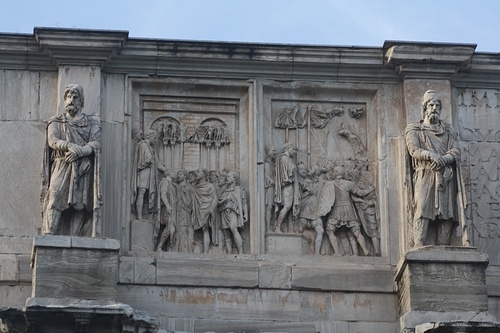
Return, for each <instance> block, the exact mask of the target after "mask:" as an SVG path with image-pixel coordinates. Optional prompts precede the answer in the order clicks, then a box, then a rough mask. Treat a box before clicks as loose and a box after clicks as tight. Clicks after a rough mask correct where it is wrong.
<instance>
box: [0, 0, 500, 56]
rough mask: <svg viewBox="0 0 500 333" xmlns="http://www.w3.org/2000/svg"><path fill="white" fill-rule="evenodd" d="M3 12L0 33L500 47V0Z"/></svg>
mask: <svg viewBox="0 0 500 333" xmlns="http://www.w3.org/2000/svg"><path fill="white" fill-rule="evenodd" d="M1 13H2V15H1V16H2V19H1V20H0V32H2V33H32V32H33V28H34V27H60V28H79V29H109V30H126V31H129V36H130V37H140V38H160V39H187V40H212V41H240V42H264V43H285V44H290V43H292V44H321V45H332V46H374V47H381V46H382V45H383V43H384V41H386V40H404V41H429V42H450V43H472V44H477V49H476V51H478V52H494V53H500V36H499V32H500V18H499V15H500V14H499V13H500V1H499V0H476V1H470V0H467V1H466V0H80V1H68V0H4V1H2V4H1Z"/></svg>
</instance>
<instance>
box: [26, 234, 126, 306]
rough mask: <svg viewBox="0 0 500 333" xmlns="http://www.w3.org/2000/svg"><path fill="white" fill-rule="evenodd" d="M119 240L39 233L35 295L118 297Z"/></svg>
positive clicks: (37, 239) (35, 243)
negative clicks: (42, 234) (40, 234)
mask: <svg viewBox="0 0 500 333" xmlns="http://www.w3.org/2000/svg"><path fill="white" fill-rule="evenodd" d="M119 250H120V242H119V241H117V240H115V239H102V238H87V237H72V236H49V235H46V236H45V235H44V236H35V239H34V241H33V254H32V260H33V261H32V265H33V290H32V295H31V296H32V297H50V298H76V299H87V300H110V301H114V300H116V283H117V276H118V275H117V274H118V251H119Z"/></svg>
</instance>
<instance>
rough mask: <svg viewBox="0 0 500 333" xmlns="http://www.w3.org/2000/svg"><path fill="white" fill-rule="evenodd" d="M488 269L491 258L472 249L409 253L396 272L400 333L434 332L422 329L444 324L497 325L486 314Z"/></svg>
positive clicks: (437, 248) (424, 249)
mask: <svg viewBox="0 0 500 333" xmlns="http://www.w3.org/2000/svg"><path fill="white" fill-rule="evenodd" d="M487 266H488V255H486V254H484V253H479V252H476V249H475V248H472V247H456V246H424V247H422V248H418V249H414V250H410V251H408V252H407V253H406V254H405V256H404V258H402V259H401V261H400V262H399V264H398V266H397V268H396V283H397V286H398V293H399V295H398V296H399V305H400V309H401V317H400V325H401V331H402V332H416V327H417V326H419V329H420V332H422V333H423V332H433V331H432V330H430V331H429V330H423V329H424V328H425V327H430V326H429V325H437V323H441V324H440V325H444V324H443V322H448V325H452V324H454V323H455V322H457V321H460V322H493V321H495V318H494V317H491V316H490V315H489V314H488V312H487V311H488V297H487V293H486V273H485V270H486V267H487ZM426 325H427V326H426ZM435 327H437V326H435ZM450 332H451V331H450Z"/></svg>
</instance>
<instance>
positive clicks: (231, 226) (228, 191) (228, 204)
mask: <svg viewBox="0 0 500 333" xmlns="http://www.w3.org/2000/svg"><path fill="white" fill-rule="evenodd" d="M238 180H239V179H238V173H237V172H234V171H230V172H228V174H227V177H226V185H227V186H226V188H225V189H224V191H223V192H222V193H221V195H220V198H219V202H218V207H219V212H220V216H221V219H222V230H224V234H225V235H224V238H225V241H226V248H227V251H228V253H231V249H232V247H233V245H232V241H231V239H233V240H234V243H235V244H236V248H237V249H238V254H241V253H243V240H242V238H241V235H240V232H239V230H238V229H239V228H241V227H243V225H244V224H245V223H246V222H247V221H248V207H247V198H246V194H245V191H244V190H243V189H242V188H241V187H240V186H238V185H237V182H238Z"/></svg>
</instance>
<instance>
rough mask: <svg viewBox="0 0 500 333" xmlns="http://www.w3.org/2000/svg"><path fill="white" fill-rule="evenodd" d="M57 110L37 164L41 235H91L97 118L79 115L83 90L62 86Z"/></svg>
mask: <svg viewBox="0 0 500 333" xmlns="http://www.w3.org/2000/svg"><path fill="white" fill-rule="evenodd" d="M63 98H64V108H65V112H64V113H63V114H60V115H57V116H54V117H52V118H50V120H49V122H48V125H47V131H46V145H45V152H44V157H43V166H42V196H41V199H42V205H43V207H42V216H43V233H44V234H66V235H76V236H97V235H98V234H99V230H98V210H99V206H100V201H101V193H100V175H99V149H100V132H101V127H100V124H99V121H98V120H97V119H94V118H92V117H89V116H87V115H85V114H84V113H82V109H83V106H84V94H83V88H82V87H81V86H80V85H77V84H69V85H68V86H67V87H66V88H65V89H64V94H63Z"/></svg>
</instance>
